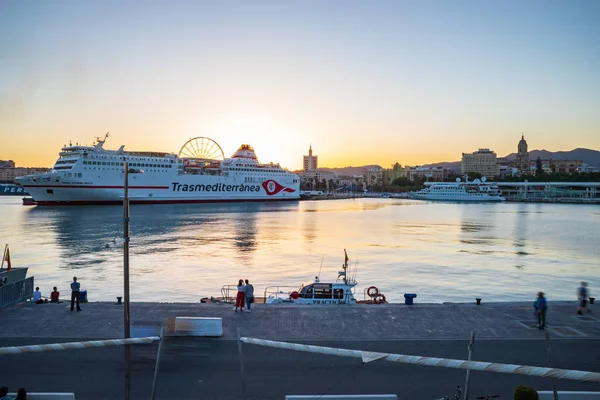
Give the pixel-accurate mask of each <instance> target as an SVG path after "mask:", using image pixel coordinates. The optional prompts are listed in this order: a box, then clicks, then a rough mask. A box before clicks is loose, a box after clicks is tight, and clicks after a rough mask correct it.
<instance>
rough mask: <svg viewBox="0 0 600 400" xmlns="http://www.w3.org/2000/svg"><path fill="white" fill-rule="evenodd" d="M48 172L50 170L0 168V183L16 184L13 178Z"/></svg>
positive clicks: (39, 168) (38, 168)
mask: <svg viewBox="0 0 600 400" xmlns="http://www.w3.org/2000/svg"><path fill="white" fill-rule="evenodd" d="M11 162H12V161H11ZM13 165H14V162H13ZM49 170H50V168H41V167H33V168H29V167H0V182H5V183H16V181H15V178H17V177H19V176H25V175H31V174H43V173H44V172H48V171H49Z"/></svg>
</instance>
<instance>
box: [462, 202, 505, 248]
mask: <svg viewBox="0 0 600 400" xmlns="http://www.w3.org/2000/svg"><path fill="white" fill-rule="evenodd" d="M477 206H479V205H478V204H473V205H472V207H469V206H468V205H466V206H465V207H463V208H462V209H461V214H462V215H461V224H460V232H461V237H460V239H459V241H460V243H461V244H465V245H469V246H493V245H494V244H496V242H497V237H496V236H495V235H494V234H493V230H494V221H493V220H492V219H491V218H490V216H492V215H493V214H490V213H488V212H486V210H487V209H486V208H481V207H477ZM494 251H495V250H494V249H490V250H486V249H484V248H479V247H474V248H469V249H466V250H465V249H461V250H460V252H465V253H475V254H491V253H494Z"/></svg>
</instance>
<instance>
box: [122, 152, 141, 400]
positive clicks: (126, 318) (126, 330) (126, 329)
mask: <svg viewBox="0 0 600 400" xmlns="http://www.w3.org/2000/svg"><path fill="white" fill-rule="evenodd" d="M140 173H144V171H143V170H140V169H129V164H128V162H127V159H124V160H123V176H124V178H123V179H124V181H123V286H124V288H123V290H124V293H123V297H124V300H125V301H124V303H123V336H124V338H125V339H129V338H130V337H131V330H130V315H129V174H140ZM130 395H131V348H130V346H129V345H125V399H126V400H129V399H130Z"/></svg>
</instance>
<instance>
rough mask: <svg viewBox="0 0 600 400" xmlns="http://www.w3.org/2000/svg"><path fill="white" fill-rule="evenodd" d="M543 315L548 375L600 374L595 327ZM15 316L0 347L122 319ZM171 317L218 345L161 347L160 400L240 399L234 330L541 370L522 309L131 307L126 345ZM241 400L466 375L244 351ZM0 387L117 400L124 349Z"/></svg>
mask: <svg viewBox="0 0 600 400" xmlns="http://www.w3.org/2000/svg"><path fill="white" fill-rule="evenodd" d="M549 306H550V310H549V313H548V323H549V328H548V330H549V332H550V334H551V337H552V356H553V366H554V367H556V368H567V369H580V370H587V371H595V372H600V357H599V356H598V355H599V354H600V318H597V317H596V315H595V314H594V313H592V314H588V315H584V316H579V317H578V316H576V314H575V310H576V308H577V304H576V303H575V302H560V303H559V302H553V303H551V304H550V305H549ZM82 308H83V311H82V312H79V313H78V312H76V311H74V312H70V311H69V307H68V304H66V303H62V304H44V305H34V304H30V303H27V304H23V305H20V306H17V307H14V308H10V309H8V310H2V311H0V346H11V345H28V344H40V343H53V342H64V341H77V340H91V339H107V338H120V337H122V334H123V333H122V332H123V323H122V321H123V308H122V306H118V305H114V304H112V303H87V304H83V305H82ZM175 316H187V317H193V316H198V317H221V318H222V319H223V337H221V338H218V339H205V338H180V337H169V338H168V339H167V340H166V341H165V343H164V346H163V352H162V356H161V364H160V373H159V380H158V386H157V399H171V398H177V399H215V400H221V399H243V398H244V397H243V396H242V389H241V388H242V379H241V373H240V355H239V352H238V343H237V340H236V339H237V330H238V328H239V330H240V331H241V334H242V335H243V336H248V337H256V338H264V339H273V340H285V341H296V342H300V343H310V344H314V345H322V346H331V347H342V348H353V349H363V350H370V351H381V352H390V353H399V354H411V355H422V356H432V357H447V358H458V359H466V356H467V343H468V339H469V337H470V332H471V330H475V331H476V335H477V338H476V344H475V350H474V353H473V359H474V360H477V361H491V362H499V363H512V364H525V365H537V366H548V360H547V354H546V348H545V341H544V332H543V331H540V330H538V329H536V328H535V326H534V318H533V308H532V305H531V304H530V303H495V304H486V303H483V304H482V305H480V306H477V305H475V304H415V305H413V306H406V305H403V304H388V305H376V306H375V305H358V306H356V307H354V306H353V307H344V306H341V307H329V306H324V307H317V306H306V307H298V306H267V305H256V306H255V307H253V312H252V313H240V312H238V313H235V312H233V310H232V306H231V305H226V304H200V303H196V304H189V303H187V304H179V303H132V305H131V317H132V333H133V335H134V336H146V335H154V334H156V333H157V332H158V330H159V328H160V326H161V325H163V324H165V322H166V321H167V320H169V319H170V318H173V317H175ZM242 347H243V360H244V365H245V381H246V387H247V397H246V398H247V399H248V400H255V399H256V400H258V399H264V400H276V399H277V400H283V398H284V397H285V395H286V394H310V395H316V396H317V395H323V394H360V393H370V394H380V393H396V394H398V397H399V399H438V398H440V397H442V396H443V395H444V394H446V393H448V394H449V395H452V394H453V391H454V388H455V387H456V385H461V386H463V385H464V378H465V371H461V370H451V369H444V368H431V367H420V366H412V365H404V364H395V363H389V362H383V361H376V362H372V363H368V364H362V363H361V362H360V360H356V359H348V358H342V357H334V356H323V355H317V354H309V353H296V352H291V351H286V350H279V349H271V348H263V347H258V346H252V345H243V346H242ZM156 352H157V344H152V345H138V346H132V363H133V364H132V389H131V395H132V397H131V398H132V399H147V398H149V395H150V389H151V383H152V377H153V373H154V363H155V359H156ZM1 357H2V363H3V365H5V366H8V368H5V369H3V372H2V374H1V375H0V384H2V385H8V386H9V387H11V388H18V387H26V388H27V389H28V390H30V391H69V392H75V394H76V397H77V399H78V400H82V399H83V400H86V399H122V398H124V393H123V389H124V369H123V348H121V347H108V348H95V349H94V348H92V349H83V350H66V351H55V352H47V353H30V354H17V355H6V356H1ZM471 376H472V383H471V393H472V395H473V397H472V398H474V397H475V396H481V395H485V394H500V395H501V397H500V399H504V398H506V399H510V398H512V392H513V391H514V388H515V387H516V386H518V385H520V384H527V385H530V386H532V387H535V388H537V389H540V390H551V389H552V382H551V381H550V380H548V379H540V378H531V377H526V376H515V375H505V374H496V373H486V372H473V373H472V374H471ZM557 387H558V389H559V390H588V391H600V384H592V383H580V382H573V381H558V382H557Z"/></svg>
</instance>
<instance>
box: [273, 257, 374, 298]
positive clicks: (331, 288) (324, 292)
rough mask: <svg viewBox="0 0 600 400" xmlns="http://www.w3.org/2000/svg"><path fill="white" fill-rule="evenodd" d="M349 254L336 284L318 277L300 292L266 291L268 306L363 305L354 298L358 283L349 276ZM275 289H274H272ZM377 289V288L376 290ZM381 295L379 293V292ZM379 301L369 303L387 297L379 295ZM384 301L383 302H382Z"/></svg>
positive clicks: (301, 288) (302, 286)
mask: <svg viewBox="0 0 600 400" xmlns="http://www.w3.org/2000/svg"><path fill="white" fill-rule="evenodd" d="M348 261H349V259H348V253H347V252H346V250H345V249H344V264H343V265H342V271H339V272H338V277H337V279H336V281H335V282H322V281H321V280H320V279H319V276H316V277H315V279H314V280H313V281H312V282H309V283H306V284H303V285H301V286H300V288H299V289H298V290H292V291H284V290H280V287H276V288H277V290H269V289H270V288H266V289H265V298H266V300H265V303H266V304H299V305H339V304H346V305H354V304H357V303H362V302H363V301H357V300H356V298H355V297H354V292H355V288H356V285H357V283H358V282H356V279H354V277H351V276H348ZM271 288H274V287H271ZM375 289H376V288H375ZM377 294H378V295H379V292H377ZM379 296H380V297H379V300H378V301H369V303H371V304H379V303H380V302H385V297H384V296H383V295H379ZM381 300H382V301H381Z"/></svg>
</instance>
